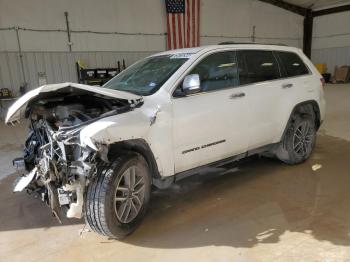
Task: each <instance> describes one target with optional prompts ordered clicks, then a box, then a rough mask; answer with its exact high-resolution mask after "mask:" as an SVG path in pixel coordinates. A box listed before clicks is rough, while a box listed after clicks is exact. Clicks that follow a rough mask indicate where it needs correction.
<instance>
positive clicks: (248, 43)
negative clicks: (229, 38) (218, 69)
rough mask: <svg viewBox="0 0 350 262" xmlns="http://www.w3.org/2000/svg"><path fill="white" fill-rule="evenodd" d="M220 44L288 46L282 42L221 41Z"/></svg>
mask: <svg viewBox="0 0 350 262" xmlns="http://www.w3.org/2000/svg"><path fill="white" fill-rule="evenodd" d="M218 45H279V46H288V45H286V44H280V43H256V42H221V43H218Z"/></svg>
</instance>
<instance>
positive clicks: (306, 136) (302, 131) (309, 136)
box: [276, 114, 316, 165]
mask: <svg viewBox="0 0 350 262" xmlns="http://www.w3.org/2000/svg"><path fill="white" fill-rule="evenodd" d="M315 142H316V128H315V121H314V118H313V117H312V115H299V114H298V115H295V116H293V119H292V121H291V123H290V124H289V126H288V130H287V132H286V134H285V136H284V137H283V140H282V141H281V144H280V145H279V148H278V150H277V152H276V155H277V157H278V158H279V159H280V160H282V161H283V162H285V163H287V164H291V165H292V164H299V163H302V162H304V161H305V160H306V159H308V158H309V156H310V155H311V153H312V151H313V149H314V147H315Z"/></svg>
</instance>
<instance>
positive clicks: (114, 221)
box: [85, 155, 151, 239]
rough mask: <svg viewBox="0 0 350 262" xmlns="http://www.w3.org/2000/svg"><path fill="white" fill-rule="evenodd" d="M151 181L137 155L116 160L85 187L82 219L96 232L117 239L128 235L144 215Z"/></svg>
mask: <svg viewBox="0 0 350 262" xmlns="http://www.w3.org/2000/svg"><path fill="white" fill-rule="evenodd" d="M150 188H151V179H150V172H149V168H148V165H147V162H146V161H145V159H144V158H143V157H142V156H141V155H131V156H124V157H119V158H118V159H116V160H115V161H114V162H113V163H112V164H111V165H109V166H103V167H100V168H99V174H98V175H97V177H96V179H95V180H94V181H93V182H92V183H91V184H90V185H89V186H88V190H87V197H86V205H85V220H86V222H87V224H88V225H89V226H90V227H91V229H92V230H94V231H96V232H97V233H100V234H103V235H106V236H109V237H112V238H117V239H121V238H124V237H125V236H127V235H129V234H130V233H132V232H133V231H134V230H135V229H136V228H137V227H138V226H139V224H140V223H141V221H142V219H143V217H144V216H145V214H146V210H147V207H148V202H149V199H150Z"/></svg>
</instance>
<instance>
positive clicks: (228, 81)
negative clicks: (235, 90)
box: [174, 51, 239, 96]
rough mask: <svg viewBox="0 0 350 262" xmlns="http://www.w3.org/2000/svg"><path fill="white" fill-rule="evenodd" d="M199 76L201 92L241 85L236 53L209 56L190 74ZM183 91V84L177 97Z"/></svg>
mask: <svg viewBox="0 0 350 262" xmlns="http://www.w3.org/2000/svg"><path fill="white" fill-rule="evenodd" d="M191 74H198V75H199V78H200V82H201V92H210V91H216V90H220V89H225V88H230V87H235V86H238V85H239V78H238V68H237V62H236V56H235V52H234V51H228V52H220V53H215V54H211V55H209V56H207V57H206V58H204V59H203V60H202V61H200V62H199V63H198V64H197V65H196V66H195V67H194V68H193V69H192V70H191V71H190V72H189V73H188V75H191ZM181 90H182V83H181V84H180V86H179V87H178V88H177V89H176V90H175V94H174V95H175V96H177V94H179V93H180V92H181Z"/></svg>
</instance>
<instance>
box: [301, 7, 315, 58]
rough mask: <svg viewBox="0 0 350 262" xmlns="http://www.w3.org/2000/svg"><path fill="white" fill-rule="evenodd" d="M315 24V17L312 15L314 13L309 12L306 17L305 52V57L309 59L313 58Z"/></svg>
mask: <svg viewBox="0 0 350 262" xmlns="http://www.w3.org/2000/svg"><path fill="white" fill-rule="evenodd" d="M313 22H314V17H313V15H312V11H311V10H308V11H307V12H306V14H305V17H304V37H303V40H304V41H303V51H304V53H305V55H306V56H307V57H309V58H311V47H312V28H313Z"/></svg>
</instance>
